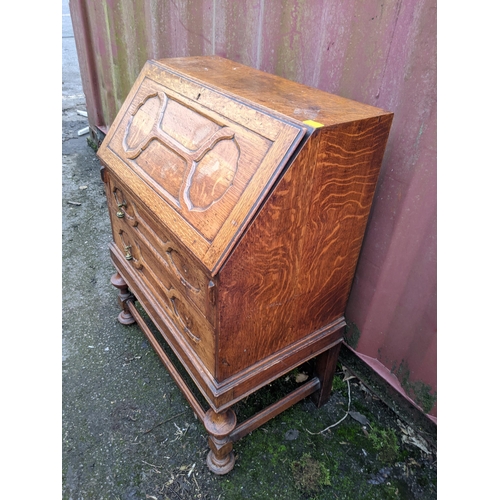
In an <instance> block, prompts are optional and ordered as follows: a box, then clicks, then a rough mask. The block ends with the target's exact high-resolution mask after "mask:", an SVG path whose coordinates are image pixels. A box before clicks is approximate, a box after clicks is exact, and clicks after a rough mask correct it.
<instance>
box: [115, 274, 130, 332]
mask: <svg viewBox="0 0 500 500" xmlns="http://www.w3.org/2000/svg"><path fill="white" fill-rule="evenodd" d="M111 284H112V285H113V286H115V287H116V288H118V290H119V293H118V304H120V307H121V308H122V311H121V312H120V314H119V315H118V321H119V322H120V323H121V324H122V325H131V324H132V323H135V319H134V317H133V316H132V315H131V314H130V311H129V310H128V307H127V300H129V299H131V298H132V297H133V295H132V294H131V293H130V290H129V289H128V285H127V283H125V281H124V279H123V278H122V277H121V276H120V275H119V274H118V273H116V274H113V276H111Z"/></svg>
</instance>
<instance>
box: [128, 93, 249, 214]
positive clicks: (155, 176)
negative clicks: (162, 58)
mask: <svg viewBox="0 0 500 500" xmlns="http://www.w3.org/2000/svg"><path fill="white" fill-rule="evenodd" d="M188 125H189V126H188ZM164 127H165V128H164ZM167 131H168V132H167ZM234 135H235V134H234V131H232V130H231V129H230V128H229V127H220V126H219V125H217V124H216V123H214V122H212V121H210V120H208V119H207V118H205V117H203V116H201V115H199V114H197V113H195V112H194V111H192V110H190V109H189V108H187V107H185V106H182V105H181V104H179V103H177V102H176V101H173V100H172V99H169V98H168V97H167V95H166V94H165V92H155V93H153V94H150V95H148V96H146V98H145V99H144V100H143V101H142V102H141V103H140V104H139V106H138V107H137V108H136V110H135V111H134V112H133V113H132V114H131V116H130V118H129V121H128V125H127V128H126V131H125V135H124V137H123V150H124V152H125V156H126V157H127V158H128V159H130V160H135V161H136V162H137V164H138V165H139V166H140V167H141V169H142V170H143V171H144V172H145V173H147V174H148V175H149V177H150V178H151V179H152V180H153V181H155V183H156V184H157V186H156V187H159V188H160V189H161V190H166V191H167V193H168V195H167V198H168V200H169V201H170V202H171V203H173V204H174V205H176V206H177V207H182V208H186V209H187V210H195V211H204V210H206V209H207V208H209V207H210V206H211V205H213V204H214V203H216V202H217V201H218V200H220V198H222V196H224V194H225V193H226V191H227V190H228V189H229V187H230V186H231V185H232V181H233V178H234V175H235V173H236V170H237V168H238V158H239V148H238V144H237V142H236V140H235V138H234ZM223 143H229V144H223ZM228 153H229V154H228ZM191 195H192V196H193V198H191Z"/></svg>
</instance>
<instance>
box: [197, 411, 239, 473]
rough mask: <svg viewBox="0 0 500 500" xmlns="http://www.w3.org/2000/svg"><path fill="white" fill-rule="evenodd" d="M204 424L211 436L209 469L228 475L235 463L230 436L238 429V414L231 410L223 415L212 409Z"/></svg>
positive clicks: (209, 438)
mask: <svg viewBox="0 0 500 500" xmlns="http://www.w3.org/2000/svg"><path fill="white" fill-rule="evenodd" d="M203 423H204V425H205V429H206V430H207V432H208V434H209V436H208V445H209V446H210V451H209V452H208V456H207V465H208V468H209V469H210V470H211V471H212V472H213V473H215V474H219V475H222V474H227V473H228V472H229V471H231V470H232V469H233V467H234V461H235V459H234V453H233V442H232V441H231V439H230V438H229V435H230V434H231V432H233V430H234V428H235V427H236V414H235V413H234V411H233V410H232V409H231V408H229V409H228V410H226V411H224V412H221V413H216V412H214V411H213V410H212V409H210V410H208V411H207V413H205V419H204V421H203Z"/></svg>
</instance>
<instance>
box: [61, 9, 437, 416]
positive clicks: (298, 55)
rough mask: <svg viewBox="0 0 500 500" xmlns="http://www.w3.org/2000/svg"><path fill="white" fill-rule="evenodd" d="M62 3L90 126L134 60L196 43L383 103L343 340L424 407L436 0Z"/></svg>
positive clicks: (432, 349)
mask: <svg viewBox="0 0 500 500" xmlns="http://www.w3.org/2000/svg"><path fill="white" fill-rule="evenodd" d="M70 11H71V16H72V21H73V25H74V32H75V41H76V45H77V51H78V54H79V60H80V67H81V73H82V82H83V87H84V92H85V95H86V99H87V111H88V113H89V124H90V126H91V127H92V128H93V129H94V130H95V129H100V130H101V131H104V132H105V131H106V129H107V127H108V126H109V125H110V124H111V122H112V121H113V119H114V117H115V115H116V113H117V112H118V110H119V109H120V106H121V104H122V102H123V100H124V99H125V97H126V95H127V93H128V91H129V89H130V87H131V86H132V84H133V82H134V81H135V79H136V77H137V75H138V74H139V71H140V69H141V68H142V66H143V64H144V63H145V61H146V60H147V59H148V58H153V59H158V58H164V57H179V56H190V55H193V56H194V55H206V54H217V55H221V56H224V57H228V58H230V59H233V60H235V61H238V62H241V63H243V64H247V65H249V66H253V67H256V68H259V69H262V70H264V71H267V72H270V73H274V74H278V75H280V76H284V77H286V78H289V79H291V80H295V81H298V82H301V83H304V84H306V85H310V86H313V87H317V88H320V89H322V90H326V91H328V92H333V93H336V94H339V95H342V96H344V97H349V98H352V99H356V100H359V101H361V102H365V103H367V104H372V105H375V106H378V107H381V108H384V109H387V110H390V111H393V112H394V113H395V116H394V122H393V127H392V131H391V135H390V137H389V142H388V146H387V151H386V155H385V158H384V163H383V166H382V171H381V175H380V181H379V184H378V187H377V191H376V194H375V198H374V203H373V209H372V213H371V216H370V220H369V224H368V229H367V234H366V237H365V240H364V243H363V248H362V252H361V256H360V261H359V264H358V269H357V271H356V276H355V281H354V285H353V289H352V292H351V297H350V300H349V306H348V310H347V316H348V319H349V320H350V322H351V323H350V324H351V328H350V330H349V332H348V338H349V339H350V343H351V346H352V347H353V348H354V349H355V351H356V352H357V353H358V354H359V356H360V357H361V358H362V359H364V360H365V361H366V362H367V363H368V364H369V365H370V366H372V368H373V369H375V370H377V371H378V372H379V373H380V374H382V375H383V376H384V377H385V378H386V379H387V380H388V381H391V380H392V383H393V385H394V386H396V387H397V388H398V390H400V391H402V392H406V394H407V395H408V396H409V397H411V398H412V400H413V401H414V402H416V403H417V404H419V405H420V406H421V407H422V408H423V410H424V411H425V412H427V413H429V414H430V415H432V416H436V412H437V405H436V404H435V400H436V364H437V361H436V335H437V327H436V0H406V1H405V2H403V1H402V0H383V1H382V0H378V1H376V0H364V1H363V2H352V1H348V0H338V1H335V2H331V1H328V0H312V1H304V0H282V1H271V0H241V1H238V2H234V1H231V0H177V1H170V2H167V1H164V0H70ZM298 118H299V119H300V116H298ZM308 118H310V117H309V116H308Z"/></svg>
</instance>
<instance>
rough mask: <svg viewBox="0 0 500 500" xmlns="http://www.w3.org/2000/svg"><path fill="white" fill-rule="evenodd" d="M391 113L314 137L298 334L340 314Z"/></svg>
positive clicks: (368, 208)
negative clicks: (316, 144)
mask: <svg viewBox="0 0 500 500" xmlns="http://www.w3.org/2000/svg"><path fill="white" fill-rule="evenodd" d="M391 122H392V114H388V115H385V116H379V117H374V118H372V119H369V120H363V121H359V122H352V123H350V124H346V125H343V126H342V127H337V128H334V129H331V130H325V131H324V133H321V134H320V136H319V140H320V145H319V148H318V155H317V161H316V165H315V172H314V181H313V189H312V197H311V201H310V203H311V210H310V212H309V218H308V224H307V232H306V235H305V240H304V245H303V248H302V254H301V257H302V260H301V264H300V265H301V269H300V276H301V279H300V280H299V281H298V283H297V286H298V290H299V292H298V293H299V294H300V295H301V296H302V297H305V298H306V301H305V304H304V305H305V310H304V309H303V311H304V312H303V313H301V314H297V315H296V321H297V322H296V328H297V330H298V331H300V332H307V331H314V330H316V329H317V328H319V327H321V326H322V325H325V324H327V323H328V322H330V321H331V320H332V317H337V316H338V315H340V314H344V312H345V309H346V306H347V300H348V298H349V293H350V290H351V286H352V281H353V279H354V273H355V270H356V265H357V262H358V257H359V253H360V250H361V244H362V241H363V237H364V234H365V229H366V224H367V222H368V216H369V214H370V209H371V205H372V200H373V196H374V193H375V187H376V184H377V179H378V175H379V171H380V166H381V164H382V159H383V155H384V151H385V146H386V143H387V138H388V136H389V130H390V126H391Z"/></svg>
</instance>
